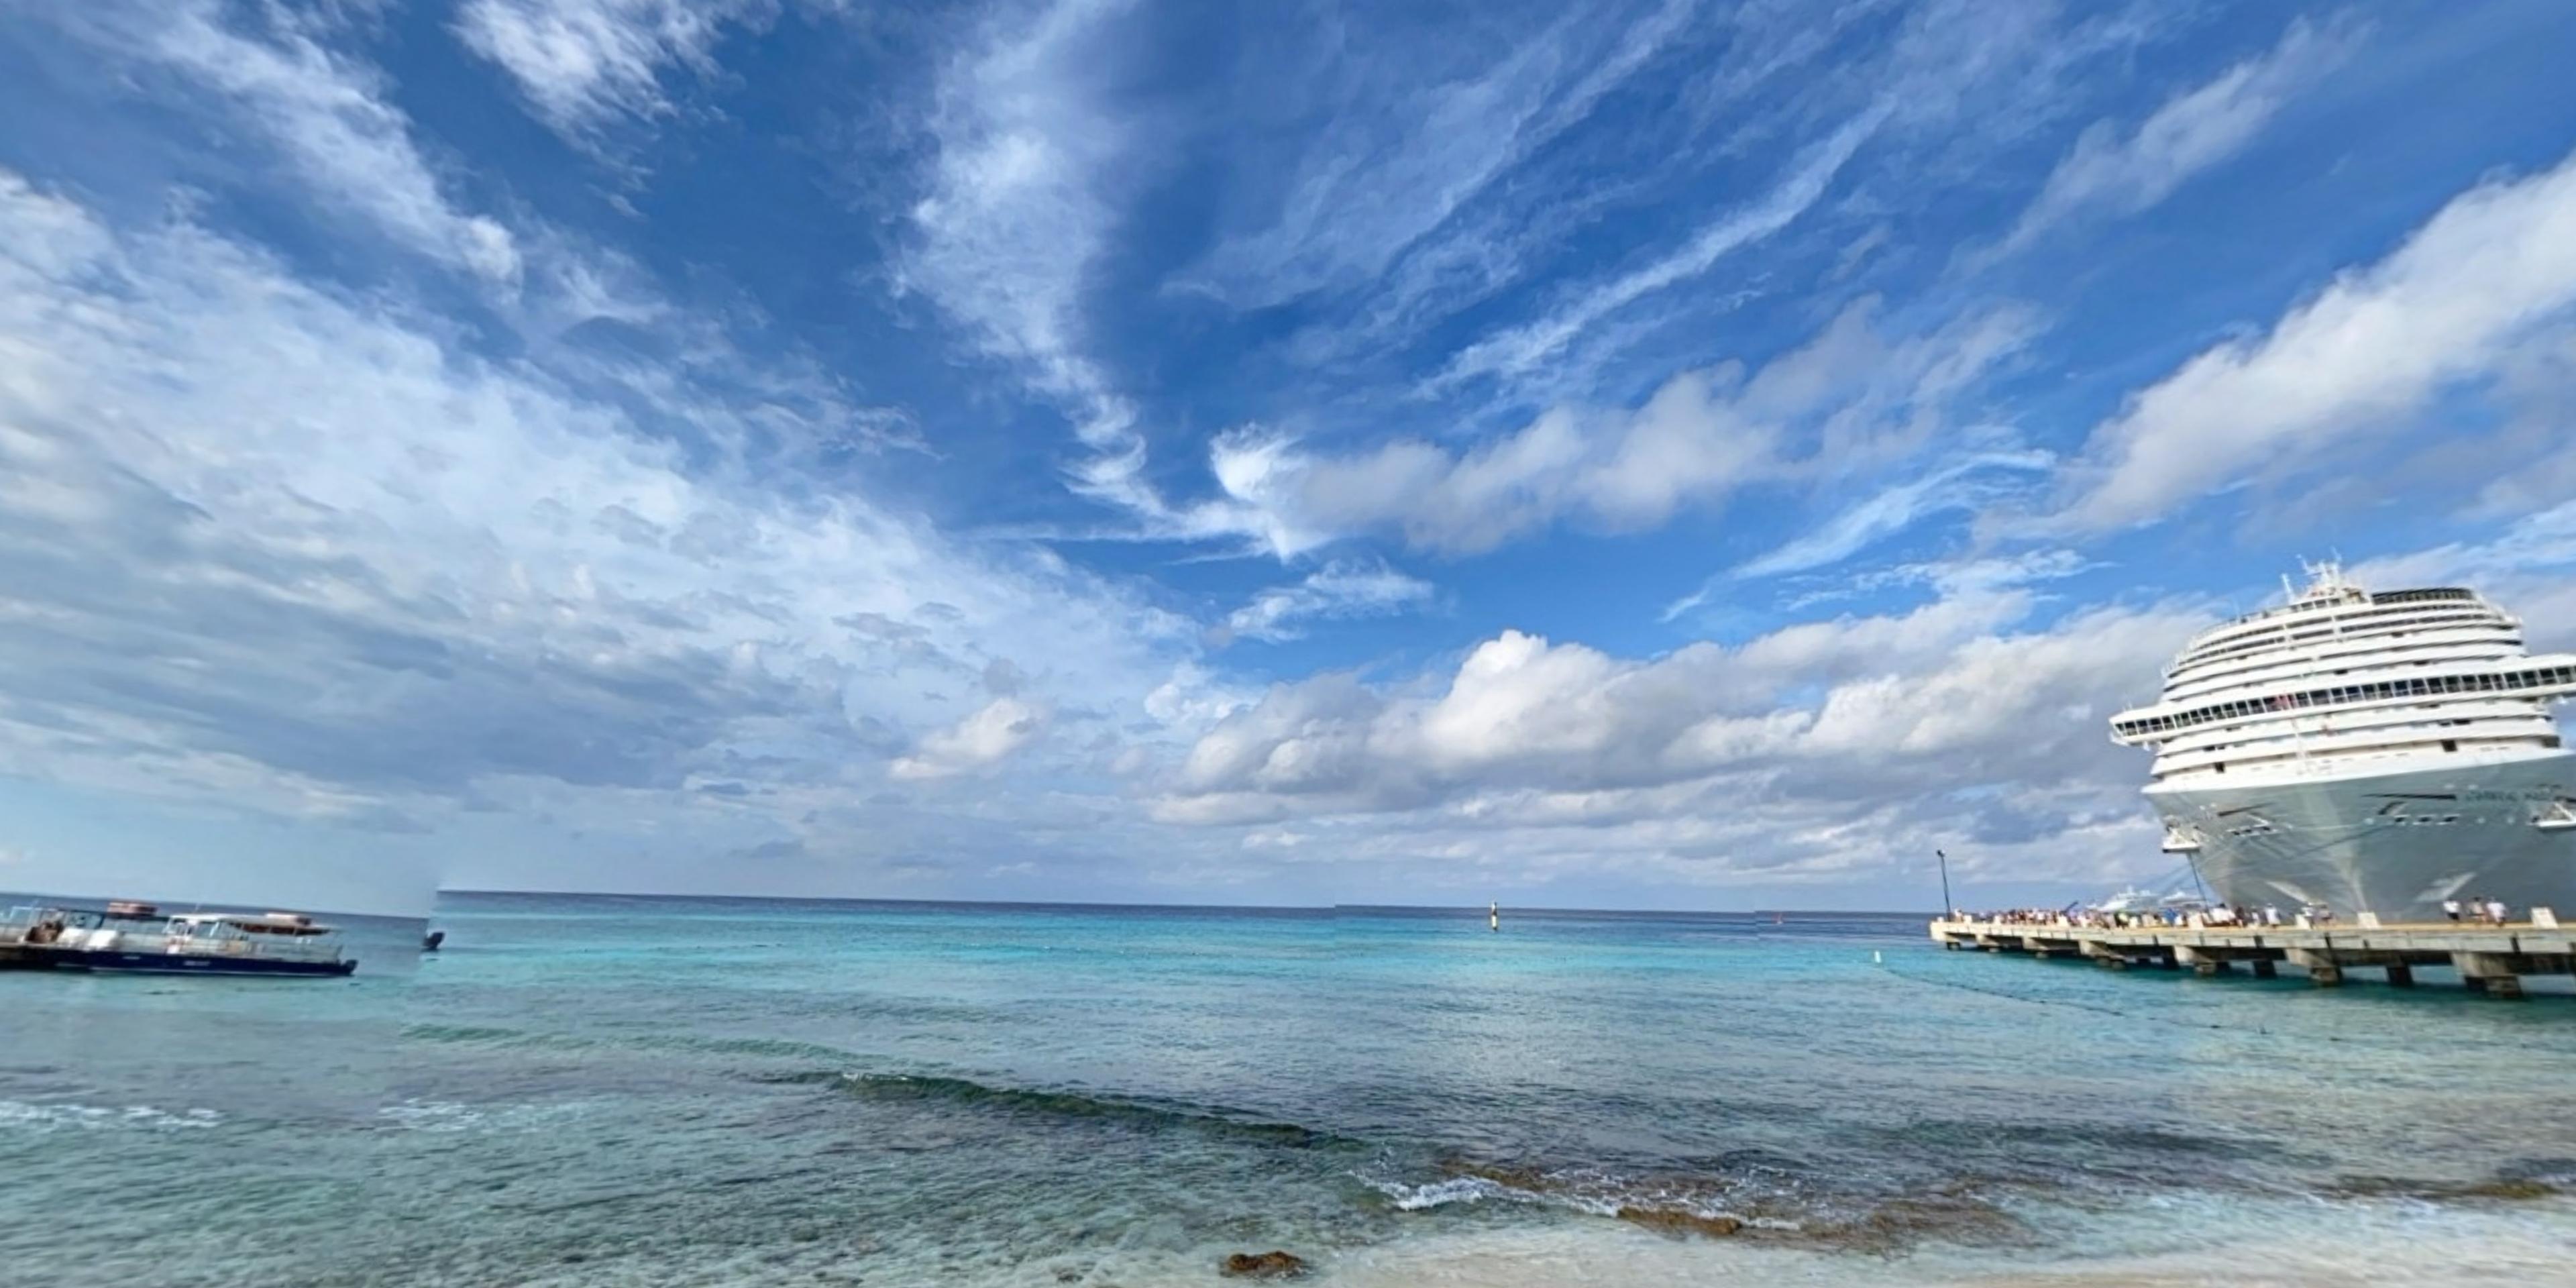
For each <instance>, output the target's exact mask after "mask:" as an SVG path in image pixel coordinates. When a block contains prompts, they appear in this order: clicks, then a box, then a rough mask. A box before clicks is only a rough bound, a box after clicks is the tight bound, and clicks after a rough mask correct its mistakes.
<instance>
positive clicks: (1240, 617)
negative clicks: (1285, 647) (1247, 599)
mask: <svg viewBox="0 0 2576 1288" xmlns="http://www.w3.org/2000/svg"><path fill="white" fill-rule="evenodd" d="M1433 593H1434V592H1433V588H1432V585H1431V583H1429V582H1427V581H1423V580H1421V579H1419V578H1415V577H1408V576H1406V575H1404V574H1403V573H1400V572H1397V571H1396V570H1394V569H1393V568H1389V567H1387V566H1386V565H1385V564H1382V563H1367V562H1362V561H1358V560H1335V561H1333V562H1331V563H1328V564H1326V565H1324V566H1323V567H1321V568H1318V569H1316V570H1315V571H1314V572H1313V573H1311V574H1309V575H1308V576H1307V577H1306V579H1305V580H1303V581H1300V582H1298V583H1297V584H1295V585H1293V586H1273V587H1270V588H1269V589H1267V590H1264V591H1262V592H1261V593H1260V594H1258V595H1255V596H1253V597H1252V602H1251V603H1248V604H1245V605H1244V606H1243V607H1241V608H1238V609H1236V610H1234V612H1233V613H1231V614H1229V615H1228V616H1227V617H1226V619H1225V626H1224V629H1223V634H1224V636H1225V637H1226V638H1229V639H1250V640H1270V641H1278V640H1292V639H1296V638H1298V637H1299V636H1301V635H1303V634H1304V633H1305V624H1306V623H1308V622H1313V621H1344V620H1349V619H1352V618H1359V617H1385V616H1390V615H1392V614H1396V613H1401V612H1404V611H1406V610H1408V609H1412V608H1418V607H1421V606H1422V605H1424V604H1427V603H1429V602H1431V597H1432V595H1433Z"/></svg>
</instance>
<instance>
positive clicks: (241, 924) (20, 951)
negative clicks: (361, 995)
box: [0, 900, 358, 976]
mask: <svg viewBox="0 0 2576 1288" xmlns="http://www.w3.org/2000/svg"><path fill="white" fill-rule="evenodd" d="M0 968H7V969H16V970H65V971H87V972H110V973H127V974H146V975H284V976H296V975H306V976H310V975H319V976H337V975H347V974H350V973H351V972H353V971H355V970H357V969H358V963H357V959H355V958H352V957H349V956H347V955H346V954H345V953H344V952H343V950H342V947H341V941H340V933H339V931H338V929H337V928H335V927H332V926H326V925H322V924H321V923H319V922H316V921H314V920H313V919H312V918H311V917H308V916H305V915H304V914H302V913H296V912H262V913H239V912H185V913H177V914H173V915H171V916H167V917H164V916H163V915H162V914H161V911H160V909H158V908H155V907H153V906H152V905H151V904H148V903H131V902H127V901H125V900H115V901H112V902H110V903H108V904H107V905H106V906H105V907H103V908H79V907H64V906H48V905H41V904H29V905H24V906H21V907H16V908H12V909H10V910H9V915H8V917H7V918H6V919H5V920H0Z"/></svg>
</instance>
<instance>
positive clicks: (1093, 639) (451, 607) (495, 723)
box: [0, 172, 1196, 853]
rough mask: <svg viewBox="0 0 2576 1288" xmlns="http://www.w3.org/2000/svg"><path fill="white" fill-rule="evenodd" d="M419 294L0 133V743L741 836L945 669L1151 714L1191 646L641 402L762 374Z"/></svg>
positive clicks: (905, 716) (246, 805) (861, 760)
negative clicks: (15, 150)
mask: <svg viewBox="0 0 2576 1288" xmlns="http://www.w3.org/2000/svg"><path fill="white" fill-rule="evenodd" d="M418 316H419V315H418V314H416V313H414V312H412V311H410V310H409V309H407V308H406V307H404V306H403V305H401V304H399V303H393V302H388V301H386V300H383V299H380V298H376V297H372V296H371V297H364V298H352V297H347V296H343V295H340V294H337V293H335V292H332V291H330V290H327V289H323V288H318V287H315V286H313V285H311V284H308V283H305V282H301V281H298V280H296V279H295V278H294V277H292V276H291V275H289V274H288V273H287V272H286V270H285V269H284V268H283V267H282V266H281V265H280V264H278V263H277V262H275V261H274V260H271V259H269V258H267V257H266V256H264V255H262V254H260V253H258V252H255V251H252V250H249V249H247V248H245V247H243V246H242V245H240V244H238V243H235V242H232V241H228V240H226V239H223V238H220V237H216V236H213V235H210V234H208V233H206V232H205V231H203V230H201V229H198V228H196V227H194V226H192V225H189V224H186V223H175V224H171V225H167V226H163V227H156V228H148V229H140V230H122V231H120V230H117V229H113V228H111V227H109V226H107V225H105V224H103V223H102V222H100V221H99V220H98V219H97V218H96V217H95V216H94V215H92V214H91V213H90V212H88V211H86V210H84V209H82V208H81V207H80V206H78V205H77V204H75V203H73V202H71V201H68V200H66V199H64V198H61V197H59V196H53V195H49V194H46V193H43V192H41V191H38V190H36V189H35V188H33V187H32V186H30V185H28V184H27V183H25V182H24V181H23V180H20V179H18V178H17V177H16V176H14V175H8V174H5V172H0V566H6V567H7V568H8V569H9V576H8V577H7V578H5V579H0V773H6V774H11V775H16V776H20V777H25V778H30V779H34V780H38V781H49V782H65V783H72V784H76V785H84V786H89V787H95V788H102V789H106V790H110V791H115V792H123V793H128V794H130V795H131V796H132V797H134V798H138V799H161V800H173V801H185V802H195V803H198V804H200V805H220V806H221V807H222V808H225V809H229V810H242V811H258V812H264V813H267V814H271V815H276V816H284V817H292V818H314V819H322V820H326V821H334V822H338V823H341V824H344V825H348V826H360V827H391V828H411V829H417V828H436V827H444V826H450V825H456V826H462V825H464V824H463V823H462V822H460V821H459V820H463V819H467V818H469V814H468V813H466V812H469V811H470V812H472V815H473V816H480V815H482V814H488V813H496V812H508V811H511V810H512V809H513V808H518V807H525V809H526V810H527V813H526V814H523V815H521V816H520V817H521V820H522V822H523V823H524V822H527V819H528V818H529V816H531V815H541V816H547V817H553V816H561V817H588V818H593V819H595V820H596V822H595V826H597V827H599V828H601V829H604V830H606V831H609V832H614V831H616V830H618V829H632V828H645V829H650V828H655V827H662V826H665V825H667V826H668V827H669V829H670V831H669V833H668V834H669V835H687V836H691V837H696V838H700V839H701V840H706V839H708V838H710V837H720V836H722V835H724V834H725V832H726V830H727V829H728V828H730V829H732V833H733V835H734V838H735V839H734V840H733V841H732V842H730V843H731V844H741V843H742V841H741V835H742V831H743V829H744V828H746V827H750V826H751V824H750V823H746V822H742V821H740V820H742V819H744V818H746V817H751V816H757V819H758V820H759V822H758V826H759V827H761V828H766V829H770V831H771V833H772V834H774V833H775V832H776V830H777V829H781V828H785V829H790V830H792V829H795V828H797V827H801V826H804V825H803V824H800V823H798V822H797V820H799V819H801V818H804V817H807V816H808V815H811V814H813V813H814V812H815V811H824V812H825V815H826V816H827V817H828V816H829V812H830V811H833V810H841V811H847V810H850V809H853V808H856V807H857V806H858V805H859V803H860V802H861V801H862V800H863V799H865V798H866V796H867V795H868V794H869V793H872V792H876V791H879V790H882V787H883V782H884V780H883V777H882V776H881V774H880V773H879V772H878V766H880V765H882V764H884V763H886V762H887V761H889V760H891V759H892V758H894V757H895V756H897V755H898V754H899V753H901V752H902V751H903V747H902V746H901V739H900V738H899V737H898V736H897V735H895V733H894V730H896V729H899V728H906V727H922V726H927V725H931V724H934V723H939V722H947V721H953V720H954V719H955V718H956V717H955V708H954V707H953V706H951V705H950V704H949V703H948V701H947V700H945V699H942V698H939V697H936V696H934V694H935V692H937V691H941V690H953V689H955V688H956V687H957V686H958V685H960V684H966V683H981V684H984V685H986V686H987V687H988V688H992V689H996V690H998V689H1010V690H1014V691H1024V692H1025V696H1021V697H1017V698H1012V699H1010V700H1011V701H1013V702H1016V703H1019V704H1022V705H1023V706H1024V707H1025V708H1026V709H1028V710H1031V711H1035V710H1039V709H1041V708H1042V707H1043V706H1045V705H1047V704H1049V703H1050V702H1051V700H1054V699H1053V696H1052V695H1075V696H1077V697H1078V699H1079V701H1080V702H1081V703H1083V704H1085V705H1086V706H1087V707H1089V708H1090V709H1092V710H1095V711H1103V712H1106V713H1108V714H1109V715H1110V716H1111V718H1113V719H1118V720H1122V721H1137V720H1146V719H1150V718H1151V717H1150V714H1149V713H1148V712H1147V711H1146V710H1145V708H1144V700H1145V697H1146V695H1147V694H1148V693H1149V692H1151V691H1152V690H1153V689H1154V688H1155V686H1157V685H1158V684H1161V683H1163V682H1164V680H1165V679H1166V678H1167V677H1168V676H1170V675H1171V673H1172V669H1173V666H1174V662H1175V659H1176V658H1186V657H1187V656H1188V655H1189V653H1190V652H1191V649H1192V646H1193V641H1194V638H1195V633H1196V632H1195V627H1194V626H1193V625H1191V624H1190V623H1187V622H1183V621H1180V620H1178V619H1176V618H1172V617H1170V616H1168V615H1166V614H1163V613H1161V612H1159V611H1157V610H1155V609H1154V608H1152V607H1151V606H1149V605H1147V604H1144V603H1141V602H1137V601H1135V600H1133V599H1131V598H1130V597H1128V596H1127V595H1125V594H1123V593H1122V592H1120V591H1119V590H1118V589H1117V588H1115V587H1113V586H1109V585H1107V584H1104V583H1101V582H1099V581H1097V580H1095V579H1092V578H1090V577H1087V576H1085V575H1083V574H1081V573H1078V572H1075V571H1073V570H1071V569H1069V568H1067V567H1066V566H1065V565H1063V564H1062V563H1061V562H1060V561H1057V560H1055V559H1054V558H1052V557H1051V556H1049V555H1047V554H1046V553H1045V552H1043V551H1037V550H1027V549H1018V548H1013V547H1010V546H1008V545H1003V544H994V543H986V544H983V545H980V546H977V547H975V548H973V549H971V550H970V549H967V548H964V547H960V546H958V545H955V544H952V543H951V542H949V541H947V540H946V539H945V538H944V537H942V536H941V535H940V534H939V533H937V532H935V531H933V530H931V529H930V528H928V527H927V526H926V525H924V524H922V523H921V522H920V521H918V520H916V519H913V518H910V517H908V516H906V515H904V514H902V513H900V512H898V511H894V510H890V509H887V508H884V507H881V506H879V505H876V504H874V503H873V502H871V501H869V500H867V499H865V498H864V497H862V496H859V495H856V494H854V493H853V492H851V491H849V490H847V489H838V490H836V491H835V492H834V493H832V494H830V495H825V496H815V495H810V494H802V493H788V494H780V493H774V492H772V491H770V490H769V489H768V488H767V487H766V486H765V482H766V476H765V475H763V474H762V473H761V472H760V470H759V468H758V463H757V462H756V461H747V460H746V459H745V457H744V456H743V455H742V454H739V453H725V454H719V455H718V456H717V457H716V458H714V459H712V460H709V459H704V458H703V454H701V456H700V457H697V458H693V457H690V456H688V455H684V453H683V452H682V451H681V450H680V449H679V448H678V447H677V446H674V445H673V444H672V443H671V442H670V441H669V440H667V439H666V438H663V437H661V436H659V435H656V434H651V433H646V432H642V430H641V429H640V428H639V425H638V423H637V417H638V416H639V415H641V414H645V413H646V412H650V413H652V414H655V415H658V416H661V417H669V418H679V417H687V418H689V419H690V421H691V423H693V424H695V425H698V426H699V427H700V429H701V432H703V433H708V434H723V433H726V432H728V427H729V426H732V425H736V424H739V423H740V422H742V421H743V420H744V419H745V418H748V417H755V416H759V415H766V414H768V410H769V409H768V407H767V405H766V402H765V398H764V390H763V382H762V381H761V380H760V379H759V378H758V376H759V373H758V372H756V371H754V372H738V373H735V374H736V375H738V376H739V377H740V378H739V379H735V380H727V381H724V382H722V383H721V384H719V385H717V386H714V387H701V386H699V385H697V384H695V383H693V382H692V380H691V378H690V375H689V372H688V370H687V369H686V368H680V369H675V370H672V371H667V372H665V373H664V376H665V381H666V383H664V384H661V385H639V386H631V387H622V388H620V389H619V390H618V391H617V397H615V398H600V399H594V398H592V397H588V396H586V395H585V393H584V390H585V388H586V387H587V386H586V385H585V384H584V383H582V382H581V381H575V380H566V379H561V378H558V377H557V376H555V375H554V374H552V373H551V372H550V371H549V370H547V369H545V368H544V367H542V366H540V365H538V364H537V363H536V362H535V361H534V360H532V359H530V360H516V361H508V362H499V361H492V360H488V359H484V358H479V357H477V356H475V355H473V354H472V353H470V352H468V351H465V350H463V349H461V348H459V347H455V346H454V345H453V344H452V342H451V339H450V338H449V337H447V336H445V335H444V334H443V333H441V332H438V331H436V330H432V329H429V328H426V327H423V326H421V325H420V324H419V323H418V322H417V320H416V319H417V318H418ZM585 377H586V373H585ZM746 389H747V390H750V391H751V392H750V393H749V394H747V395H743V396H747V397H749V398H751V399H752V400H753V401H754V402H755V404H757V405H756V406H755V407H754V408H752V409H751V410H749V411H746V410H744V409H742V408H738V407H734V406H731V405H730V404H729V403H728V401H727V399H728V398H730V397H733V396H736V393H735V391H740V390H746ZM1038 640H1043V641H1045V652H1044V653H1043V654H1042V655H1031V654H1029V653H1027V652H1026V651H1025V650H1026V649H1027V648H1028V647H1030V641H1038ZM1004 659H1010V660H1012V661H1015V662H1016V663H1018V665H1006V664H1004V663H1003V660H1004ZM992 710H993V708H991V707H988V708H987V711H988V712H990V711H992ZM1176 714H1177V715H1180V716H1185V717H1186V716H1190V715H1193V714H1194V710H1192V709H1185V710H1181V711H1178V712H1176ZM1020 723H1021V722H1020V720H1019V719H1016V718H1015V719H1007V720H1002V721H1001V722H1000V724H1001V728H1002V731H1003V733H1004V734H1009V733H1010V731H1011V730H1012V729H1013V728H1015V727H1016V726H1017V725H1019V724H1020ZM979 728H980V727H979ZM991 737H992V735H991V733H990V731H989V730H985V731H984V732H983V734H982V736H981V737H980V739H979V738H978V737H965V738H964V739H963V740H962V741H958V742H955V743H953V744H951V743H942V742H937V741H936V740H934V744H933V745H930V746H926V747H925V748H924V749H923V751H922V752H921V753H919V754H917V755H916V757H915V758H916V760H920V761H921V763H925V764H927V763H932V760H936V759H938V758H939V757H941V756H947V757H949V758H950V759H953V760H957V761H958V762H959V763H963V759H964V758H970V757H971V756H972V754H973V753H975V752H976V751H977V750H978V749H979V748H990V747H991V746H993V745H994V744H993V742H992V741H991ZM943 749H944V750H943ZM923 756H928V757H930V758H931V759H928V760H924V759H922V757H923ZM684 787H687V788H690V789H691V790H681V789H682V788H684ZM709 819H714V820H727V821H726V822H723V823H721V825H719V824H717V823H709V822H707V820H709ZM527 825H529V826H535V824H533V823H528V824H527ZM758 834H759V833H757V832H755V833H754V835H758ZM709 843H717V842H714V841H709ZM876 843H877V842H875V841H870V842H867V844H876ZM886 843H887V844H892V843H893V842H892V841H891V840H888V841H886ZM858 848H863V847H862V845H861V843H860V842H858V841H854V840H851V839H850V838H848V837H838V839H835V838H834V836H832V835H821V836H818V838H817V842H816V845H815V849H816V850H817V851H818V852H829V853H849V852H851V851H852V850H854V849H858ZM703 852H705V851H701V853H703Z"/></svg>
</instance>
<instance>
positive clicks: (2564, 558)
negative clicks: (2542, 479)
mask: <svg viewBox="0 0 2576 1288" xmlns="http://www.w3.org/2000/svg"><path fill="white" fill-rule="evenodd" d="M2571 570H2576V501H2562V502H2560V503H2558V504H2557V505H2553V506H2551V507H2549V508H2547V509H2545V510H2539V511H2535V512H2533V513H2530V514H2526V515H2524V516H2522V517H2521V518H2519V519H2517V520H2515V521H2514V522H2513V523H2511V524H2509V525H2507V526H2506V527H2505V529H2504V531H2502V532H2500V533H2497V534H2496V535H2495V536H2493V537H2491V538H2489V539H2487V540H2485V541H2455V542H2448V543H2445V544H2443V545H2438V546H2433V547H2431V548H2429V549H2424V550H2417V551H2412V552H2409V553H2406V554H2401V555H2391V556H2387V557H2384V558H2379V559H2372V560H2369V561H2367V562H2364V563H2361V564H2358V565H2355V566H2354V567H2353V568H2352V569H2351V570H2350V572H2351V575H2352V576H2353V578H2354V579H2355V580H2356V581H2359V582H2360V583H2361V584H2362V585H2365V586H2370V587H2374V588H2377V589H2382V590H2396V589H2403V588H2407V587H2414V586H2467V587H2470V588H2472V589H2474V590H2477V591H2478V592H2480V593H2482V594H2484V595H2486V596H2488V597H2489V598H2491V599H2494V600H2495V601H2496V602H2498V603H2500V604H2502V605H2503V606H2504V608H2505V611H2507V612H2510V613H2512V614H2514V616H2515V617H2517V618H2519V619H2520V620H2521V621H2522V623H2523V625H2524V627H2525V639H2526V640H2527V642H2528V643H2529V644H2530V645H2531V647H2532V648H2533V649H2535V650H2538V651H2550V650H2565V649H2576V578H2571V577H2570V576H2569V572H2570V571H2571Z"/></svg>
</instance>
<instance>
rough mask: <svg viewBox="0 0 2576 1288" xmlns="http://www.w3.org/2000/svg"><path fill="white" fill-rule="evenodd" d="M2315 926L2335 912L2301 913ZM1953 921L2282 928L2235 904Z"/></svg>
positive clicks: (2261, 912)
mask: <svg viewBox="0 0 2576 1288" xmlns="http://www.w3.org/2000/svg"><path fill="white" fill-rule="evenodd" d="M2299 911H2300V914H2301V915H2303V916H2305V917H2307V918H2308V920H2309V921H2310V922H2311V923H2312V924H2317V925H2324V924H2329V923H2331V922H2332V921H2333V920H2334V912H2333V910H2331V909H2329V908H2327V907H2325V906H2324V905H2322V904H2315V905H2310V906H2308V907H2305V908H2302V909H2300V910H2299ZM1950 916H1951V918H1952V919H1953V920H1957V921H1977V922H1985V923H1987V924H1990V925H2001V926H2079V927H2081V926H2107V927H2111V928H2113V929H2118V930H2148V929H2152V928H2154V927H2157V926H2279V925H2280V924H2281V910H2280V908H2279V907H2278V906H2276V905H2272V904H2265V905H2263V906H2262V907H2260V908H2247V907H2239V906H2237V905H2235V904H2225V903H2221V904H2211V905H2209V906H2207V907H2195V908H2152V909H2142V910H2139V911H2135V912H2105V911H2103V910H2102V909H2099V908H2005V909H2002V910H2000V911H1995V912H1970V911H1968V910H1966V909H1964V908H1954V909H1952V910H1951V912H1950Z"/></svg>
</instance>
